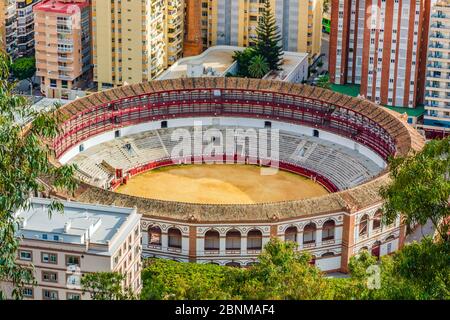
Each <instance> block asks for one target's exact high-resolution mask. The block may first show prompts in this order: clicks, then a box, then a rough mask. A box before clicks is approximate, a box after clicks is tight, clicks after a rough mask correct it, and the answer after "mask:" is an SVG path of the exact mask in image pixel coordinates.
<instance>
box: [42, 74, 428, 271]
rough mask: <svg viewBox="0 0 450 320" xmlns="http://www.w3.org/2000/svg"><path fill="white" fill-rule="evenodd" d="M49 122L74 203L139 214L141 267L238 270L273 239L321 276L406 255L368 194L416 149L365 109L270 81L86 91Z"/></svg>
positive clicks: (390, 116) (370, 106) (416, 140)
mask: <svg viewBox="0 0 450 320" xmlns="http://www.w3.org/2000/svg"><path fill="white" fill-rule="evenodd" d="M58 112H60V114H61V116H62V117H63V119H64V121H63V123H62V125H61V133H60V134H59V135H58V136H57V137H56V138H55V139H54V141H53V142H52V143H53V148H54V150H55V159H51V161H53V163H54V164H55V165H61V164H66V163H70V164H76V166H77V173H76V174H77V178H78V179H79V180H80V186H79V188H78V190H77V191H76V194H75V196H74V198H75V199H76V200H78V201H82V202H89V203H99V204H105V205H116V206H126V207H134V206H135V207H137V210H138V212H139V213H140V214H142V215H143V217H142V221H141V228H142V232H143V240H142V241H143V245H142V246H143V252H142V255H143V256H144V257H148V256H156V257H163V258H169V259H175V260H178V261H191V262H198V263H217V264H221V265H229V266H247V265H251V264H252V263H255V262H256V261H257V256H258V254H259V253H260V252H261V250H262V248H263V247H264V244H265V243H267V242H268V241H269V239H270V238H271V237H279V238H280V239H282V240H289V241H293V242H295V243H296V244H297V246H298V249H299V250H307V251H310V252H311V254H312V255H313V261H312V263H315V264H316V265H317V266H318V267H319V268H321V269H322V270H324V271H338V270H340V271H344V272H345V271H347V263H348V260H349V258H350V257H351V256H352V255H354V254H357V253H358V252H360V251H361V250H370V251H371V252H372V253H373V254H374V255H377V256H380V255H385V254H389V253H391V252H393V251H395V250H397V248H399V247H400V246H402V243H403V240H404V226H403V225H401V224H400V219H398V220H397V221H396V222H395V223H393V224H392V225H389V226H385V225H383V224H381V210H380V207H381V205H382V202H381V198H380V196H379V195H378V191H379V188H380V187H381V186H383V185H386V184H387V183H388V181H389V178H388V173H387V160H388V158H389V157H390V156H399V155H405V154H407V153H409V152H410V151H412V150H420V149H421V148H422V147H423V144H424V141H423V139H422V137H421V136H420V135H419V134H418V133H417V132H415V131H414V130H413V129H412V128H411V127H410V126H409V125H408V124H407V123H406V121H405V120H404V119H402V118H401V117H400V116H399V115H397V114H394V113H393V112H391V111H389V110H387V109H385V108H381V107H379V106H377V105H376V104H374V103H371V102H369V101H367V100H364V99H360V98H353V97H349V96H344V95H341V94H338V93H334V92H332V91H329V90H324V89H321V88H317V87H309V86H305V85H300V84H293V83H286V82H279V81H265V80H253V79H236V78H188V79H177V80H165V81H153V82H147V83H142V84H137V85H130V86H123V87H120V88H115V89H111V90H107V91H103V92H99V93H95V94H91V95H89V96H86V97H83V98H80V99H77V100H75V101H74V102H72V103H70V104H68V105H65V106H64V107H62V108H61V109H59V111H58ZM199 124H201V125H199ZM230 132H231V133H230ZM261 132H264V134H260V133H261ZM242 133H244V134H243V135H242ZM253 133H256V134H255V135H252V134H253ZM174 137H175V139H174ZM180 137H181V138H182V139H181V138H180ZM199 137H200V138H199ZM181 140H183V141H184V145H183V146H187V148H185V149H183V150H182V151H184V152H181V153H180V152H178V151H180V150H179V147H180V141H181ZM199 141H200V142H199ZM252 142H254V143H252ZM224 145H226V147H223V146H224ZM229 146H231V147H229ZM186 150H188V151H186ZM267 150H269V151H270V152H267ZM274 150H276V151H277V152H276V156H274V154H275V153H273V152H272V151H274ZM278 169H279V170H280V171H279V172H278V171H277V170H278ZM271 170H275V171H272V172H271ZM52 193H53V195H57V196H61V197H62V196H65V195H62V194H58V192H57V191H56V190H52Z"/></svg>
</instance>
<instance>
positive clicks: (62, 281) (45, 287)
mask: <svg viewBox="0 0 450 320" xmlns="http://www.w3.org/2000/svg"><path fill="white" fill-rule="evenodd" d="M51 201H52V200H50V199H43V198H32V199H31V201H30V204H31V207H30V209H29V210H27V211H20V212H18V213H17V216H18V217H19V219H20V220H21V226H20V229H19V231H18V236H20V237H22V240H21V243H20V248H19V250H18V257H17V259H18V260H17V261H18V262H19V263H20V264H21V265H24V266H29V267H30V268H31V269H32V270H33V274H34V278H35V280H36V285H35V286H27V287H25V288H24V289H23V295H24V298H25V299H34V300H84V299H90V295H89V293H85V294H83V293H82V290H81V285H80V279H81V277H82V275H83V274H86V273H92V272H104V271H105V272H109V271H112V272H120V273H121V274H123V275H125V280H124V283H123V285H124V286H126V287H130V288H131V289H132V290H133V291H134V292H135V293H138V292H139V291H140V289H141V277H140V273H141V261H140V257H141V233H140V223H139V221H140V217H141V216H140V215H139V214H137V213H136V209H128V208H119V207H109V206H98V205H89V204H84V203H77V202H65V201H63V202H62V203H63V205H64V213H63V214H60V213H53V214H52V215H51V217H50V216H49V213H48V212H49V210H48V208H49V205H50V203H51ZM0 286H1V287H2V290H4V292H6V294H7V295H9V296H11V292H12V285H11V284H10V283H0Z"/></svg>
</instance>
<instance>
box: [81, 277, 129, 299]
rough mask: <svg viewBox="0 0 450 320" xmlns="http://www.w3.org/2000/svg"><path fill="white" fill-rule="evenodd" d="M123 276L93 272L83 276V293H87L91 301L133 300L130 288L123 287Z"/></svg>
mask: <svg viewBox="0 0 450 320" xmlns="http://www.w3.org/2000/svg"><path fill="white" fill-rule="evenodd" d="M124 280H125V275H123V274H121V273H118V272H95V273H89V274H85V275H83V277H82V278H81V287H82V290H83V293H86V292H89V294H90V295H91V298H92V299H93V300H134V299H136V298H137V297H136V296H135V295H134V294H133V292H132V290H131V289H130V288H124V287H123V281H124Z"/></svg>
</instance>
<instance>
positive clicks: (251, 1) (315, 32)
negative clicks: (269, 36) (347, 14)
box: [201, 0, 323, 57]
mask: <svg viewBox="0 0 450 320" xmlns="http://www.w3.org/2000/svg"><path fill="white" fill-rule="evenodd" d="M264 3H265V0H230V1H225V0H214V1H207V0H202V6H201V10H202V11H201V29H202V40H203V46H204V48H206V47H210V46H215V45H233V46H242V47H247V46H252V45H254V44H255V43H256V40H257V35H256V27H257V25H258V19H259V17H260V15H261V13H262V10H263V8H264ZM270 4H271V8H272V10H273V14H274V16H275V19H276V21H277V25H278V28H279V30H280V32H281V35H282V39H283V40H282V45H283V49H284V50H285V51H294V52H307V53H308V54H309V55H310V57H313V56H315V55H319V54H320V48H321V34H322V11H323V1H322V0H270Z"/></svg>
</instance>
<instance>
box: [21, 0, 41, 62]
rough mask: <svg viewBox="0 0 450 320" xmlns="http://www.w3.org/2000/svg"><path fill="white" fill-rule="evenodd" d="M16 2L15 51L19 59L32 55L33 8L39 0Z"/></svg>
mask: <svg viewBox="0 0 450 320" xmlns="http://www.w3.org/2000/svg"><path fill="white" fill-rule="evenodd" d="M16 1H17V8H16V10H17V51H18V56H19V57H24V56H32V55H34V13H33V6H34V5H36V4H37V3H39V2H40V1H41V0H16Z"/></svg>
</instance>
